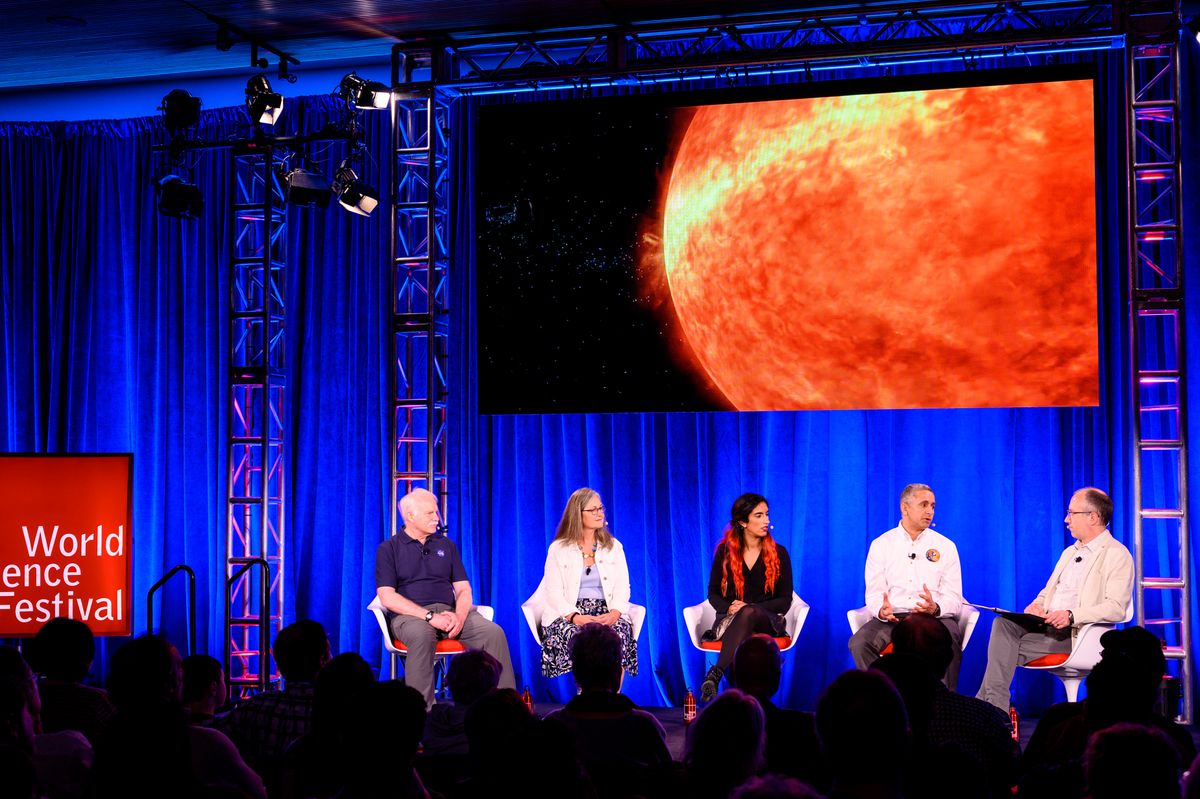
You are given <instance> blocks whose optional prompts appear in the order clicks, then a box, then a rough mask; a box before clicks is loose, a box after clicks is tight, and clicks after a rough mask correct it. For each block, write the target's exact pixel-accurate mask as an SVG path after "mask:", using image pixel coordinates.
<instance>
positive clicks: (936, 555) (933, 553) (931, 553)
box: [925, 549, 942, 563]
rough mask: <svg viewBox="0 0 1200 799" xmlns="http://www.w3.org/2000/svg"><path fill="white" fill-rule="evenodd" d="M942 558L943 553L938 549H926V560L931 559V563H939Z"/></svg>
mask: <svg viewBox="0 0 1200 799" xmlns="http://www.w3.org/2000/svg"><path fill="white" fill-rule="evenodd" d="M941 559H942V553H941V552H938V551H937V550H936V549H927V550H925V560H927V561H929V562H930V563H937V562H938V561H939V560H941Z"/></svg>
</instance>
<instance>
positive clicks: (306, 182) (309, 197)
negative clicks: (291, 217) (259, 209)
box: [283, 167, 333, 208]
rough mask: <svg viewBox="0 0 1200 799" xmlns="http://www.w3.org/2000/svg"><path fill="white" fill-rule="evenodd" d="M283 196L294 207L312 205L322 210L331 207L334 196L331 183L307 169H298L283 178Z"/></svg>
mask: <svg viewBox="0 0 1200 799" xmlns="http://www.w3.org/2000/svg"><path fill="white" fill-rule="evenodd" d="M283 196H284V198H285V199H286V200H287V201H288V202H289V203H291V204H292V205H312V204H313V203H316V204H317V205H318V206H320V207H321V208H325V207H327V206H328V205H329V198H330V197H332V196H333V191H332V189H330V188H329V181H327V180H325V178H323V177H321V176H320V175H317V174H314V173H312V172H309V171H308V170H307V169H301V168H300V167H296V168H295V169H293V170H292V171H291V172H288V173H287V174H286V175H284V176H283Z"/></svg>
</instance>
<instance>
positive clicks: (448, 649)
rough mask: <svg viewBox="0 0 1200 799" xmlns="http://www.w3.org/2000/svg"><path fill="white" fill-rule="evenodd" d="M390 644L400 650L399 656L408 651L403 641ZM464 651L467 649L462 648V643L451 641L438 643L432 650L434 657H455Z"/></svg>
mask: <svg viewBox="0 0 1200 799" xmlns="http://www.w3.org/2000/svg"><path fill="white" fill-rule="evenodd" d="M392 644H393V645H394V646H395V647H396V648H397V649H399V650H400V652H401V654H403V653H405V652H407V651H408V647H407V646H405V645H404V642H403V641H395V640H393V641H392ZM466 651H467V648H466V647H465V646H463V643H462V641H451V640H445V641H438V642H437V648H436V649H434V650H433V652H434V654H436V655H455V654H458V653H459V652H466Z"/></svg>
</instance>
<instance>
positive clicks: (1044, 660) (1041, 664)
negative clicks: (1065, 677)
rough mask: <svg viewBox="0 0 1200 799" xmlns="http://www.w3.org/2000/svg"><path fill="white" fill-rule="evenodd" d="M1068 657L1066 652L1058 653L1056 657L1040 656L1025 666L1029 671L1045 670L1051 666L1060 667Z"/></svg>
mask: <svg viewBox="0 0 1200 799" xmlns="http://www.w3.org/2000/svg"><path fill="white" fill-rule="evenodd" d="M1070 656H1071V655H1070V654H1069V653H1067V652H1059V653H1058V654H1056V655H1042V656H1041V657H1040V658H1034V659H1033V660H1031V661H1029V662H1028V663H1026V664H1025V665H1026V666H1028V667H1029V668H1031V669H1046V668H1050V667H1051V666H1061V665H1062V664H1064V663H1066V662H1067V658H1069V657H1070Z"/></svg>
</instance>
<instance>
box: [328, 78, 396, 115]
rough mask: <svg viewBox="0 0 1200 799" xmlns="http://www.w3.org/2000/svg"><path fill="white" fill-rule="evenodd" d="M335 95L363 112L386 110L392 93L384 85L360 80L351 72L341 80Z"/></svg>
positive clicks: (373, 81)
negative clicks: (363, 110)
mask: <svg viewBox="0 0 1200 799" xmlns="http://www.w3.org/2000/svg"><path fill="white" fill-rule="evenodd" d="M336 94H337V96H338V97H341V98H342V99H343V100H345V101H346V102H347V103H349V104H350V105H351V106H353V107H355V108H362V109H365V110H371V109H376V110H378V109H382V108H387V107H388V103H389V102H390V101H391V98H392V91H391V89H389V88H388V87H387V85H386V84H383V83H380V82H379V81H377V80H367V79H366V78H360V77H359V76H358V75H355V74H354V73H353V72H351V73H350V74H348V75H346V77H344V78H342V82H341V83H339V84H338V88H337V92H336Z"/></svg>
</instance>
